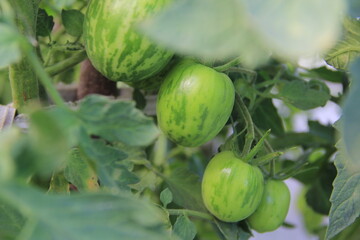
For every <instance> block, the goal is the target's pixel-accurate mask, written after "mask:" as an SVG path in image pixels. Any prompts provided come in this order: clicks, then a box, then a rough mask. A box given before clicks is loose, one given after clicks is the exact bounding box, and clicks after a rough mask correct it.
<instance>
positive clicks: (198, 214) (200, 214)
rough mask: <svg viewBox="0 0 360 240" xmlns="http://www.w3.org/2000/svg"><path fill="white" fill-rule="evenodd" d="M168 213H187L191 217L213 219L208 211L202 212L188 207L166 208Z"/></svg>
mask: <svg viewBox="0 0 360 240" xmlns="http://www.w3.org/2000/svg"><path fill="white" fill-rule="evenodd" d="M167 211H168V213H169V214H170V215H189V216H193V217H199V218H202V219H206V220H210V221H212V220H214V217H213V216H212V215H210V214H208V213H203V212H199V211H194V210H189V209H167Z"/></svg>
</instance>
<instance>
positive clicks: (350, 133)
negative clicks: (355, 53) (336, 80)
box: [340, 59, 360, 170]
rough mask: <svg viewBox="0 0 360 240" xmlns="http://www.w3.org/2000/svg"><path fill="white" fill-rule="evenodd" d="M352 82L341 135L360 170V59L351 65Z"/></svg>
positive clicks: (344, 109) (352, 161)
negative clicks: (359, 109)
mask: <svg viewBox="0 0 360 240" xmlns="http://www.w3.org/2000/svg"><path fill="white" fill-rule="evenodd" d="M351 76H352V82H351V87H350V91H349V94H348V96H347V98H346V100H345V103H344V107H343V124H342V130H341V131H340V132H341V135H342V137H343V138H344V143H345V147H346V151H347V154H348V157H349V159H347V160H348V161H351V165H352V167H355V168H356V169H357V170H360V160H359V156H360V148H359V144H360V125H359V122H360V111H358V108H359V104H360V59H358V60H356V61H355V62H354V64H353V65H352V66H351Z"/></svg>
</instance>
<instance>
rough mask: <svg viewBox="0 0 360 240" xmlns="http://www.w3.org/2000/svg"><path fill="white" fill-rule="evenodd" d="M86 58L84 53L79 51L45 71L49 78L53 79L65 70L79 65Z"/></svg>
mask: <svg viewBox="0 0 360 240" xmlns="http://www.w3.org/2000/svg"><path fill="white" fill-rule="evenodd" d="M86 57H87V55H86V52H85V51H80V52H78V53H76V54H74V55H73V56H71V57H69V58H67V59H65V60H63V61H61V62H58V63H56V64H54V65H52V66H49V67H47V68H46V69H45V70H46V72H47V73H48V74H49V75H50V76H51V77H53V76H55V75H57V74H59V73H61V72H63V71H65V70H67V69H69V68H71V67H73V66H75V65H77V64H79V63H81V62H82V61H84V60H85V59H86Z"/></svg>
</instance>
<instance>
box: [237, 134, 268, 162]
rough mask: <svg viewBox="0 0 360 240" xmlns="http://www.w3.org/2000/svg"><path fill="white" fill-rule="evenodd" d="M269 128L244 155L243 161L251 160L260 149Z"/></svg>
mask: <svg viewBox="0 0 360 240" xmlns="http://www.w3.org/2000/svg"><path fill="white" fill-rule="evenodd" d="M270 132H271V130H270V129H269V130H267V131H266V132H265V134H264V135H263V136H262V137H261V138H260V140H259V141H258V142H257V144H256V145H255V146H254V147H253V148H252V149H251V150H250V152H249V153H248V154H247V155H246V156H245V157H244V161H245V162H248V161H250V160H252V159H253V158H254V157H255V156H256V154H257V153H258V152H259V151H260V150H261V148H262V146H263V145H264V141H265V139H266V138H267V137H268V136H269V135H270Z"/></svg>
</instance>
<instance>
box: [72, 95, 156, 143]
mask: <svg viewBox="0 0 360 240" xmlns="http://www.w3.org/2000/svg"><path fill="white" fill-rule="evenodd" d="M77 114H78V117H79V119H80V120H81V124H82V126H84V128H85V129H86V131H87V133H88V134H90V135H96V136H100V137H102V138H104V139H106V140H108V141H110V142H122V143H124V144H127V145H130V146H146V145H149V144H150V143H152V142H153V141H154V140H155V138H156V137H157V136H158V134H159V130H158V129H157V127H156V126H155V124H154V121H153V119H152V118H149V117H146V116H144V114H143V113H142V112H141V111H140V110H138V109H136V108H135V104H134V102H126V101H112V100H110V99H109V98H107V97H104V96H99V95H90V96H88V97H86V98H85V99H84V100H82V102H81V104H80V107H79V109H78V111H77Z"/></svg>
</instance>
